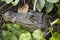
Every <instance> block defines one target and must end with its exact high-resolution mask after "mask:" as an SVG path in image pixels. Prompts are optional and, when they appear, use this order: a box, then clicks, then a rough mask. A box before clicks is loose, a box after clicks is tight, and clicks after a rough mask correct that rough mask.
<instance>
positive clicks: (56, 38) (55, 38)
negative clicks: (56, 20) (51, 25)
mask: <svg viewBox="0 0 60 40" xmlns="http://www.w3.org/2000/svg"><path fill="white" fill-rule="evenodd" d="M49 40H60V33H58V32H55V33H54V34H53V35H52V37H51V38H50V39H49Z"/></svg>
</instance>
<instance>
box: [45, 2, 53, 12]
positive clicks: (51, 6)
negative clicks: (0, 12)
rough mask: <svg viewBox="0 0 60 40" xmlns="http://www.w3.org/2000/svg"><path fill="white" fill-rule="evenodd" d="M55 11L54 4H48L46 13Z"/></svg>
mask: <svg viewBox="0 0 60 40" xmlns="http://www.w3.org/2000/svg"><path fill="white" fill-rule="evenodd" d="M52 9H53V3H48V2H46V13H49V12H51V11H52Z"/></svg>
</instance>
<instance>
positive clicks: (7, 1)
mask: <svg viewBox="0 0 60 40" xmlns="http://www.w3.org/2000/svg"><path fill="white" fill-rule="evenodd" d="M2 1H5V2H6V3H7V4H10V3H11V2H12V1H13V0H2Z"/></svg>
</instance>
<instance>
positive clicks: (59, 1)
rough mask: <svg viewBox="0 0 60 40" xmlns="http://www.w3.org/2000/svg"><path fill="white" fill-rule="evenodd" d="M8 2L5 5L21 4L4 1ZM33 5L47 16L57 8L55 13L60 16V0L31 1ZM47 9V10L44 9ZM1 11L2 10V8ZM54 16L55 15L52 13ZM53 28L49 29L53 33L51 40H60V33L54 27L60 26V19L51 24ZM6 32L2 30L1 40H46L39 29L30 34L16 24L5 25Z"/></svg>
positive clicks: (9, 0)
mask: <svg viewBox="0 0 60 40" xmlns="http://www.w3.org/2000/svg"><path fill="white" fill-rule="evenodd" d="M2 1H4V2H6V3H5V4H12V5H13V6H16V5H17V4H18V3H19V0H15V1H14V0H2ZM31 1H32V4H33V5H34V7H35V8H36V9H35V8H33V9H35V11H36V10H38V11H39V12H43V10H44V12H45V13H46V14H50V12H52V11H53V8H55V7H57V10H56V12H55V13H57V14H58V15H59V16H60V0H38V1H36V4H35V0H31ZM44 8H45V9H44ZM0 9H1V8H0ZM52 14H54V13H52ZM50 24H51V27H50V28H49V32H51V35H52V36H51V37H50V38H49V40H60V33H58V32H53V28H52V26H53V25H54V24H60V18H57V19H56V20H54V21H53V22H50ZM2 28H3V29H4V30H2V37H1V39H0V40H46V39H45V37H44V36H43V33H42V31H41V30H39V29H37V30H35V31H34V32H32V33H31V32H29V31H28V30H26V29H23V28H22V26H21V25H18V24H15V23H9V24H8V23H5V24H3V27H2Z"/></svg>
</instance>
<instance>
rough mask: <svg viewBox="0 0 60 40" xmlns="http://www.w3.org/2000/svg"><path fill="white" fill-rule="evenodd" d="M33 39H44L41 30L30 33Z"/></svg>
mask: <svg viewBox="0 0 60 40" xmlns="http://www.w3.org/2000/svg"><path fill="white" fill-rule="evenodd" d="M32 36H33V38H34V40H45V39H44V36H43V33H42V32H41V30H35V31H34V32H33V34H32Z"/></svg>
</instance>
